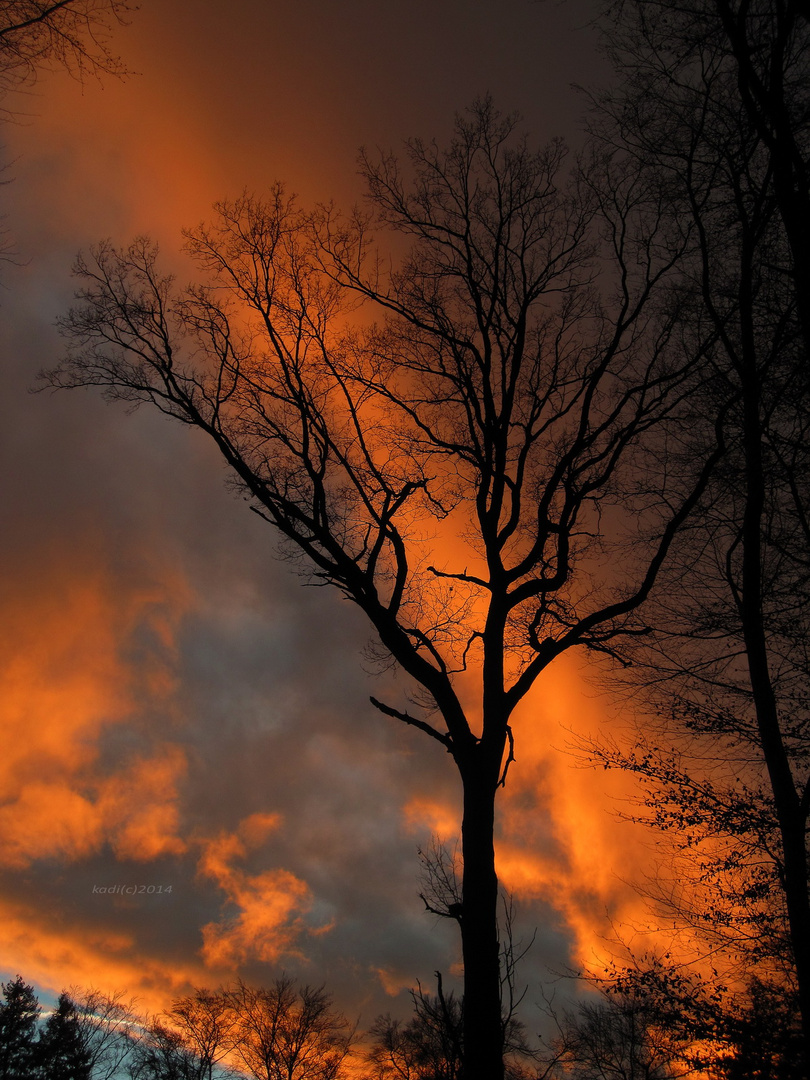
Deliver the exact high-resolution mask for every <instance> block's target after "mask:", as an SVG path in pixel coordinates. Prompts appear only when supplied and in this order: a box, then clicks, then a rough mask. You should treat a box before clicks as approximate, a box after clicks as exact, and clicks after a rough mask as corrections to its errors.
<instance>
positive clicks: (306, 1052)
mask: <svg viewBox="0 0 810 1080" xmlns="http://www.w3.org/2000/svg"><path fill="white" fill-rule="evenodd" d="M654 970H655V968H654V965H648V966H647V967H646V968H645V969H644V970H643V971H642V970H639V972H638V976H637V978H636V979H635V980H632V979H629V978H628V975H627V972H626V971H624V972H623V973H622V974H621V975H620V976H616V977H613V978H612V979H608V980H598V981H597V980H591V983H592V985H591V987H590V989H591V990H592V991H593V992H592V993H590V994H588V995H586V997H585V998H584V999H583V1000H581V1001H580V1003H579V1004H578V1006H576V1007H575V1008H571V1009H569V1010H566V1011H557V1010H556V1009H555V1008H554V1006H553V1003H551V1002H550V1001H549V1000H546V1001H545V1002H544V1004H543V1005H542V1006H541V1007H540V1009H539V1011H538V1022H539V1021H540V1020H542V1021H544V1024H545V1027H546V1029H547V1032H550V1034H548V1033H547V1034H546V1035H545V1036H544V1037H541V1036H534V1035H532V1034H530V1033H529V1031H528V1029H527V1027H526V1025H525V1024H524V1023H523V1022H521V1021H520V1020H518V1019H517V1018H516V1017H515V1016H514V1015H513V1014H511V1013H510V1011H509V1010H508V1009H506V1010H505V1012H504V1044H505V1050H506V1054H505V1060H506V1076H507V1080H598V1078H600V1080H605V1078H606V1077H607V1078H610V1077H617V1078H619V1077H621V1078H626V1080H636V1078H644V1080H677V1078H681V1077H691V1076H694V1077H698V1076H699V1077H705V1078H707V1080H722V1078H725V1080H743V1078H750V1077H768V1078H770V1080H801V1077H802V1068H801V1064H800V1054H799V1048H800V1037H801V1036H800V1033H801V1024H800V1017H799V1010H798V1004H797V1002H796V1000H795V995H793V996H792V997H791V996H789V995H785V994H784V993H782V994H780V993H779V992H777V988H775V987H774V986H770V985H769V986H765V985H763V984H761V983H759V982H756V981H755V982H751V983H749V984H748V986H747V988H746V990H745V992H744V993H743V994H742V995H741V996H740V998H739V999H738V1005H737V1010H736V1012H735V1013H734V1014H733V1015H732V1013H731V1012H730V1011H729V1008H728V1000H727V996H726V990H725V988H724V991H723V1001H722V1003H721V1000H720V997H719V996H718V994H717V991H716V990H715V991H712V990H711V989H710V988H709V987H708V986H707V985H706V984H705V983H701V982H700V981H699V980H697V979H696V978H694V977H690V976H683V977H681V978H680V979H677V978H673V976H672V973H671V971H667V970H666V969H665V968H664V967H663V966H662V967H659V968H658V972H657V977H656V976H652V975H651V973H652V972H653V971H654ZM437 976H438V984H437V993H436V994H431V993H428V992H426V991H425V990H424V989H423V987H422V986H421V985H420V984H417V987H416V988H415V989H414V990H412V991H411V998H412V1006H413V1007H412V1012H411V1014H410V1016H409V1017H408V1018H407V1019H404V1020H403V1019H398V1018H394V1017H392V1016H391V1014H390V1013H385V1014H380V1015H378V1016H377V1017H376V1019H375V1020H374V1023H373V1024H372V1025H371V1026H370V1027H369V1028H368V1029H366V1030H364V1029H362V1028H361V1026H360V1021H359V1020H356V1021H351V1020H350V1019H348V1018H347V1017H346V1016H345V1015H344V1014H343V1013H342V1012H341V1011H340V1010H339V1009H338V1008H337V1007H336V1006H335V1004H334V1000H333V998H332V995H331V994H330V993H329V992H328V991H327V990H326V988H325V987H324V986H322V985H321V986H313V985H309V984H299V983H296V982H295V980H293V979H292V978H290V977H289V976H287V975H286V974H281V975H280V976H278V977H277V978H276V979H274V980H273V982H272V983H271V984H270V985H268V986H254V985H250V984H248V983H245V982H244V981H242V980H241V979H239V980H237V981H235V982H234V983H232V984H229V985H227V986H221V987H219V988H217V989H216V990H210V989H207V988H203V987H199V988H195V989H194V990H193V991H192V993H191V994H189V995H186V996H180V997H177V998H174V999H173V1000H172V1002H171V1004H170V1006H169V1007H168V1008H167V1009H166V1010H165V1011H164V1012H162V1013H157V1014H144V1013H140V1012H139V1011H138V1008H137V1002H136V1001H135V999H128V998H127V996H126V993H125V992H123V991H117V992H114V993H104V992H102V991H100V990H97V989H92V988H89V989H88V988H82V987H75V986H74V987H71V988H70V989H69V990H63V991H62V993H61V994H60V995H59V998H58V1000H57V1003H56V1005H55V1007H54V1008H52V1009H47V1008H43V1007H42V1006H41V1004H40V1002H39V1000H38V998H37V995H36V993H35V991H34V988H33V986H32V985H30V984H28V983H26V982H25V980H24V979H23V977H22V976H21V975H18V976H17V977H16V978H15V979H14V980H12V981H9V982H8V983H2V984H0V989H2V998H0V1080H282V1078H285V1080H344V1078H346V1080H351V1078H360V1080H464V1075H465V1069H464V1022H463V999H461V998H458V997H456V996H455V995H454V994H453V993H452V992H449V993H447V992H445V991H444V989H443V984H442V979H441V976H440V975H439V974H438V973H437ZM541 1014H542V1015H541Z"/></svg>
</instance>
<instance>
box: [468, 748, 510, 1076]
mask: <svg viewBox="0 0 810 1080" xmlns="http://www.w3.org/2000/svg"><path fill="white" fill-rule="evenodd" d="M476 750H477V751H478V753H476V754H475V755H474V760H473V761H472V762H471V763H470V764H469V765H468V766H467V767H465V768H463V769H462V782H463V785H464V820H463V822H462V834H461V835H462V855H463V858H464V877H463V882H462V915H461V918H460V920H459V922H460V925H461V942H462V955H463V960H464V1080H502V1078H503V1075H504V1065H503V1024H502V1020H501V984H500V947H499V943H498V878H497V875H496V873H495V843H494V828H495V791H496V789H497V783H498V768H499V766H500V760H498V761H497V762H496V763H495V768H494V770H493V768H492V767H491V765H492V763H491V762H486V761H484V760H483V757H484V755H483V754H482V753H481V746H480V745H479V746H478V747H477V748H476Z"/></svg>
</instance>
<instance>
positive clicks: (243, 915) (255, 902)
mask: <svg viewBox="0 0 810 1080" xmlns="http://www.w3.org/2000/svg"><path fill="white" fill-rule="evenodd" d="M280 824H281V818H280V816H279V815H277V814H252V815H251V816H250V817H248V818H246V819H245V820H244V821H243V822H242V823H241V824H240V826H239V828H238V829H237V831H236V832H235V833H227V832H222V833H220V834H219V835H217V836H216V837H213V838H211V839H208V840H205V841H203V850H202V854H201V856H200V860H199V863H198V873H199V875H200V876H201V877H204V878H208V879H210V880H213V881H215V882H216V884H217V885H218V886H219V888H220V889H222V891H223V892H224V893H225V895H226V897H227V904H228V906H229V907H230V908H231V909H234V908H235V909H236V911H235V912H233V913H232V914H229V915H226V916H224V917H223V918H222V919H221V920H220V921H219V922H210V923H207V924H206V925H205V926H204V927H203V928H202V935H203V946H202V950H201V952H202V956H203V958H204V960H205V963H206V964H207V965H208V966H210V967H214V968H223V967H224V968H236V967H238V965H239V964H240V963H244V962H245V961H246V960H248V959H257V960H263V961H267V962H274V961H276V960H278V959H279V957H280V956H283V955H293V954H296V955H297V952H298V951H297V948H296V940H297V939H298V937H299V936H300V935H301V934H303V933H304V932H305V931H306V930H307V927H306V925H305V923H304V919H303V916H304V915H305V914H306V912H307V911H309V909H310V908H311V906H312V902H313V899H312V894H311V892H310V890H309V887H308V886H307V884H306V883H305V882H304V881H302V880H301V879H300V878H297V877H296V876H295V875H294V874H292V873H290V872H289V871H288V870H282V869H273V870H265V871H263V872H261V873H258V874H249V873H248V872H247V871H245V870H243V869H241V868H239V867H237V866H234V865H233V864H234V862H235V861H237V860H239V859H243V858H245V856H246V855H248V853H249V852H250V851H251V850H252V849H255V848H257V847H260V846H261V844H262V843H263V842H264V840H265V839H266V838H267V836H268V835H269V834H270V833H271V832H273V831H274V830H275V829H277V828H278V827H279V825H280Z"/></svg>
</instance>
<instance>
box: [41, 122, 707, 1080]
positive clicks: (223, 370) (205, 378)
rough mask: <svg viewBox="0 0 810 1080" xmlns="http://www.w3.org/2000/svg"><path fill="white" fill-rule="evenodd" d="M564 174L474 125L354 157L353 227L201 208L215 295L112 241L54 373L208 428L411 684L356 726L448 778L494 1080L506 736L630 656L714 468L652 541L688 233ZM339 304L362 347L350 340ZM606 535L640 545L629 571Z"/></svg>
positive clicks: (653, 209)
mask: <svg viewBox="0 0 810 1080" xmlns="http://www.w3.org/2000/svg"><path fill="white" fill-rule="evenodd" d="M564 156H565V154H564V149H563V147H562V146H561V145H560V144H558V143H554V144H552V145H551V146H549V147H546V148H545V149H542V150H540V151H535V150H533V149H531V148H530V147H529V145H528V144H527V142H526V140H525V138H522V137H520V136H519V134H518V133H517V132H516V130H515V121H514V120H513V119H510V118H503V117H501V116H500V115H499V114H498V113H497V111H496V110H495V109H494V107H493V105H492V103H491V102H489V101H482V102H480V103H478V104H477V105H476V106H475V107H474V108H473V109H472V110H471V111H470V113H469V114H468V116H467V117H465V118H460V119H459V120H458V122H457V125H456V130H455V135H454V137H453V140H452V142H451V144H450V146H449V148H448V149H447V150H445V151H441V150H439V149H438V148H437V147H436V146H435V145H433V144H430V143H423V142H421V141H418V140H416V141H412V142H410V143H408V144H407V161H406V163H405V164H404V165H402V164H401V163H400V162H398V161H397V159H395V158H394V157H393V156H388V155H383V156H381V157H380V158H379V159H374V158H372V157H369V156H365V157H364V158H363V169H364V172H365V176H366V180H367V183H368V192H369V199H370V203H369V205H370V211H369V213H368V214H366V215H364V214H360V213H358V214H356V215H353V216H350V217H340V216H339V215H336V214H334V213H333V212H331V211H328V210H321V211H319V212H318V213H317V214H315V215H305V214H304V213H303V212H302V211H300V210H299V209H298V208H297V206H296V205H295V203H294V201H293V200H292V199H290V198H288V197H286V196H285V194H284V192H283V190H282V188H280V187H275V188H274V189H273V190H272V191H271V194H270V196H269V197H268V198H267V199H264V200H257V199H254V198H251V197H248V196H245V197H242V198H240V199H238V200H236V201H235V202H225V203H222V204H220V205H219V206H218V207H217V208H216V209H217V216H216V218H215V220H214V223H213V224H212V225H210V226H207V227H200V228H198V229H196V230H192V231H191V232H189V233H188V235H187V240H188V250H189V252H190V254H191V255H192V257H193V258H194V259H195V260H196V261H197V263H198V264H199V266H200V267H201V268H202V270H203V271H205V272H206V274H207V275H208V278H207V282H208V283H207V284H203V285H200V286H196V287H193V288H191V289H190V290H188V291H187V292H185V293H178V292H177V291H176V290H175V289H174V288H173V285H172V281H171V279H170V278H167V277H165V276H161V274H160V272H159V270H158V268H157V265H156V250H155V248H154V247H153V246H152V245H151V243H149V242H148V241H139V242H137V243H136V244H134V245H132V246H131V247H129V248H126V249H123V250H119V249H116V248H115V247H113V246H112V245H111V244H109V243H107V244H102V245H101V246H99V247H98V248H96V249H95V251H94V252H93V253H92V254H91V255H90V256H85V257H82V258H81V259H80V260H79V263H78V268H77V272H78V275H79V277H80V279H81V281H82V284H83V289H82V292H81V294H80V295H81V303H80V305H79V306H77V307H76V308H75V309H74V310H73V311H72V312H71V313H70V315H69V316H68V317H67V319H66V320H65V323H64V331H65V334H66V335H67V337H68V340H69V352H68V355H67V356H66V358H65V360H64V362H63V363H62V364H61V365H60V367H59V368H58V369H56V370H55V371H53V372H52V373H51V374H50V375H49V376H48V381H49V383H50V385H52V386H54V387H77V386H98V387H100V388H102V390H103V391H104V392H105V393H106V395H107V396H108V397H110V398H113V399H118V400H123V401H125V402H127V403H128V404H130V405H138V404H141V403H144V402H146V403H149V404H152V405H154V406H156V407H157V408H158V409H160V410H161V411H162V412H164V413H166V414H167V415H169V416H170V417H172V418H174V419H177V420H180V421H181V422H182V423H185V424H189V425H191V426H194V427H197V428H199V429H201V430H202V431H203V432H205V433H206V434H207V435H208V436H209V437H210V438H211V439H212V440H213V441H214V443H215V444H216V446H217V447H218V448H219V450H220V452H221V453H222V455H223V457H224V459H225V461H226V462H227V464H228V465H229V467H230V469H231V470H232V474H233V477H234V479H235V482H236V483H237V485H238V486H239V487H240V488H241V489H242V490H243V491H244V493H245V495H246V497H247V498H248V499H249V501H250V503H251V506H252V508H253V509H254V510H255V511H256V512H257V513H258V514H259V515H261V516H262V517H263V518H264V519H265V520H267V521H268V522H269V523H270V524H271V525H273V526H275V528H276V529H277V530H278V532H279V533H280V534H281V536H282V537H283V538H284V544H285V548H286V550H288V551H292V552H296V553H298V554H299V555H301V556H303V557H304V558H305V560H306V562H307V564H308V566H309V568H310V573H311V575H312V577H313V579H314V580H315V581H317V582H319V583H328V584H330V585H332V586H334V587H335V588H337V589H338V590H339V591H340V592H341V593H342V594H343V595H344V596H346V597H347V598H348V599H350V600H351V601H352V602H353V603H355V604H357V605H358V606H359V607H360V609H361V610H362V611H363V612H364V613H365V615H366V616H367V618H368V619H369V621H370V622H371V624H372V626H373V628H374V631H375V633H376V637H377V640H378V642H379V647H380V652H381V655H382V656H383V657H385V658H388V659H393V661H395V662H396V663H397V664H398V665H399V667H400V669H401V670H402V671H404V672H405V673H406V674H407V675H408V676H410V679H411V680H412V684H413V687H414V691H413V694H412V695H411V697H412V700H411V701H410V702H409V703H406V702H398V703H384V702H381V701H377V700H376V699H372V701H373V704H374V705H375V706H376V707H377V708H378V709H379V710H380V711H381V712H382V713H383V714H385V715H386V716H389V717H393V718H394V719H396V720H398V721H400V722H402V723H404V724H406V725H409V726H410V727H412V728H414V729H415V730H417V731H419V732H420V733H421V734H422V735H424V736H426V737H427V738H428V739H429V740H430V741H431V743H432V744H433V745H434V746H435V747H437V748H440V749H441V751H442V752H443V753H447V754H449V755H450V757H451V758H452V760H453V762H454V764H455V767H456V769H457V770H458V774H459V776H460V780H461V785H462V791H463V820H462V829H461V833H462V839H461V847H462V858H463V880H462V893H461V898H460V908H459V910H458V911H457V913H456V915H457V920H458V924H459V927H460V930H461V939H462V952H463V960H464V980H465V982H464V1025H465V1034H464V1046H465V1054H466V1062H465V1075H466V1076H467V1078H468V1080H475V1078H477V1077H481V1078H484V1077H485V1078H486V1080H494V1078H497V1077H498V1076H501V1075H502V1072H503V1063H502V1049H503V1029H502V1022H501V1002H500V985H501V980H500V975H499V939H498V925H497V910H498V880H497V875H496V872H495V861H494V836H495V798H496V793H497V791H498V789H499V787H501V786H502V785H503V784H504V783H505V781H506V776H507V771H508V768H509V766H510V763H511V762H512V760H513V757H514V755H513V737H512V729H511V726H510V718H511V717H512V714H513V712H514V710H515V708H516V706H517V705H518V704H519V702H520V701H521V700H522V699H523V698H524V697H525V695H526V694H527V693H528V691H529V689H530V688H531V687H532V686H533V685H534V683H535V681H536V680H537V679H538V677H539V676H540V675H541V673H542V672H543V671H544V669H545V668H546V667H547V666H548V665H549V664H550V663H552V662H553V660H554V659H555V658H556V657H557V656H559V655H560V654H561V653H563V652H565V651H566V650H567V649H569V648H572V647H575V646H579V647H584V648H587V649H593V650H597V651H606V650H607V651H610V650H611V649H612V648H613V643H614V642H615V641H616V640H617V639H618V638H620V637H621V636H622V635H625V634H628V633H632V632H633V629H634V627H633V624H632V622H631V617H632V614H633V612H634V611H635V610H636V609H637V608H638V606H639V605H640V604H641V603H642V601H643V600H644V599H645V597H646V596H647V594H648V593H649V591H650V589H651V587H652V584H653V582H654V580H655V577H656V574H657V572H658V570H659V568H660V566H661V563H662V561H663V559H664V557H665V554H666V551H667V548H668V546H669V544H670V543H671V541H672V538H673V536H674V534H675V532H676V531H677V528H678V525H679V524H680V523H681V522H682V521H683V520H684V519H685V518H686V516H687V515H688V513H689V511H690V509H691V507H692V506H693V505H694V503H695V501H696V500H697V498H698V497H699V494H700V491H701V490H702V489H703V487H704V486H705V483H706V480H707V478H708V476H709V474H710V473H711V470H712V467H713V464H714V458H713V459H712V460H711V461H708V462H702V463H700V465H699V466H698V468H697V469H696V470H694V471H693V473H692V474H690V478H689V484H688V485H686V490H685V494H684V496H683V497H682V498H681V497H678V498H676V499H669V500H668V499H660V498H656V499H652V498H651V497H650V496H649V493H644V494H643V496H642V498H643V501H644V506H645V508H646V510H647V514H646V516H645V523H646V524H647V525H651V538H650V541H649V543H643V542H642V539H643V538H642V537H640V535H639V533H638V528H637V517H636V516H635V514H634V513H633V510H634V509H635V507H634V504H633V496H632V495H631V494H630V493H629V492H630V488H631V486H632V485H631V483H630V480H629V476H630V475H631V474H634V470H636V469H639V468H644V467H645V462H646V458H645V454H653V453H654V452H657V449H659V447H658V446H657V445H656V447H655V448H653V446H652V444H651V440H653V441H654V440H660V439H661V438H662V437H663V436H661V435H660V432H661V431H662V430H666V429H667V426H668V425H670V424H672V423H674V420H675V417H676V416H677V414H678V410H679V409H680V407H681V405H682V402H683V400H684V397H685V396H686V395H687V394H688V390H689V386H690V380H691V378H692V375H693V368H694V363H695V358H694V357H691V358H690V362H689V363H684V362H683V360H682V356H681V353H680V351H679V350H677V349H673V341H672V338H671V334H670V328H671V326H672V318H671V315H672V312H668V311H663V310H661V309H659V308H655V307H654V306H653V305H652V303H651V297H652V296H653V294H654V292H655V289H656V286H657V285H658V283H659V282H660V281H661V280H662V278H664V277H665V276H666V275H667V274H668V273H669V272H670V271H671V269H672V267H673V265H674V264H675V263H676V262H677V259H678V257H679V254H680V252H681V250H682V248H683V244H684V236H683V235H682V233H681V232H680V230H679V229H672V228H671V227H670V225H669V222H668V218H667V215H666V213H665V202H666V198H667V195H666V192H665V191H664V190H663V189H661V188H660V187H657V186H656V185H655V184H654V183H653V184H651V183H647V182H646V181H644V180H643V179H641V178H640V177H639V175H638V173H637V171H635V170H634V169H633V168H632V167H626V166H622V167H621V168H620V167H618V166H616V167H614V166H613V165H612V164H611V161H610V159H609V158H608V157H606V158H605V159H604V160H601V161H600V162H599V163H598V164H599V179H598V181H597V180H595V179H594V174H593V173H590V174H584V173H583V174H581V175H580V177H579V180H578V181H577V182H576V183H573V184H571V185H567V184H566V183H564V182H563V181H562V180H561V169H562V165H563V160H564ZM385 229H389V230H393V231H394V232H395V233H396V234H399V237H400V247H401V244H402V243H404V244H405V245H407V251H406V253H405V254H404V256H402V258H401V260H400V261H399V262H398V263H397V262H395V261H394V256H393V255H391V256H390V260H389V259H388V258H387V257H382V256H380V255H378V250H379V249H378V246H377V245H378V244H379V242H380V241H379V236H380V235H381V234H380V230H385ZM382 235H385V233H384V232H383V233H382ZM597 256H599V257H604V259H605V260H607V264H606V263H601V264H598V263H597ZM392 264H393V266H394V268H393V269H389V267H390V266H391V265H392ZM605 265H609V266H610V270H605V269H604V267H605ZM597 266H599V268H600V269H601V270H602V277H601V279H600V283H599V284H600V288H597V284H596V280H595V279H596V278H597V276H598V271H597ZM358 303H365V304H366V305H367V306H370V309H371V311H372V312H375V311H376V313H377V314H378V315H381V316H382V321H381V322H380V323H379V324H373V325H370V322H371V320H370V318H369V316H368V314H366V313H363V314H362V317H360V316H358V317H357V318H355V319H354V320H352V319H351V313H352V311H353V309H355V308H356V307H357V304H358ZM352 322H353V326H352V325H350V324H351V323H352ZM673 357H677V360H675V359H673ZM717 454H719V450H718V451H717ZM606 521H611V522H618V532H619V533H620V534H622V536H626V535H627V534H628V533H630V534H632V537H633V541H634V546H633V547H632V551H633V552H635V557H634V558H632V559H627V560H626V561H625V563H624V565H623V566H622V567H621V568H620V569H619V568H617V566H616V560H615V558H614V557H613V555H612V554H611V552H610V551H609V550H608V548H609V544H608V537H607V534H606V529H605V526H604V523H605V522H606ZM652 525H654V528H653V527H652ZM462 674H463V675H464V680H463V683H462V680H461V678H460V677H461V676H462ZM473 678H474V679H475V680H477V689H476V690H475V692H471V691H470V689H469V688H470V686H471V685H472V682H471V680H472V679H473ZM462 685H463V687H464V689H463V690H462V688H461V687H462Z"/></svg>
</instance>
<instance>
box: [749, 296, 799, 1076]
mask: <svg viewBox="0 0 810 1080" xmlns="http://www.w3.org/2000/svg"><path fill="white" fill-rule="evenodd" d="M742 300H743V305H742V311H743V330H744V336H743V346H744V359H743V364H742V366H741V369H740V374H741V380H742V402H743V452H744V456H745V508H744V512H743V520H742V531H741V535H740V540H741V542H742V578H741V582H740V584H741V588H740V590H739V593H738V610H739V615H740V622H741V626H742V632H743V640H744V642H745V654H746V660H747V664H748V673H749V681H750V686H751V693H752V697H753V701H754V708H755V711H756V717H757V726H758V731H759V741H760V746H761V748H762V755H763V759H764V762H765V766H766V768H767V771H768V777H769V780H770V785H771V791H772V794H773V801H774V808H775V810H776V817H777V821H778V823H779V833H780V839H781V844H782V868H781V874H782V884H783V887H784V891H785V906H786V909H787V920H788V932H789V936H790V943H791V947H792V951H793V958H794V965H795V973H796V985H797V989H798V996H799V1009H800V1013H801V1021H802V1035H803V1039H802V1042H803V1056H804V1061H805V1064H806V1066H807V1067H808V1074H809V1075H810V873H809V870H810V868H809V867H808V860H807V845H806V829H807V809H806V807H805V806H804V803H803V799H802V796H801V794H800V792H799V791H798V790H797V786H796V779H795V777H794V774H793V768H792V763H791V760H790V757H789V754H788V751H787V748H786V746H785V742H784V739H783V737H782V728H781V724H780V716H779V709H778V705H777V698H776V693H775V690H774V685H773V680H772V678H771V670H770V660H769V654H768V624H767V615H766V610H765V604H764V599H765V597H764V588H765V586H764V573H763V534H764V529H765V514H766V487H767V476H766V462H765V459H764V457H763V449H762V433H763V421H762V419H761V416H760V408H761V404H762V403H761V391H760V380H759V371H758V369H757V366H756V339H755V335H754V332H753V326H752V325H751V323H750V316H749V314H748V313H749V312H750V311H751V310H753V305H751V304H750V298H749V296H748V295H747V294H743V296H742Z"/></svg>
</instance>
